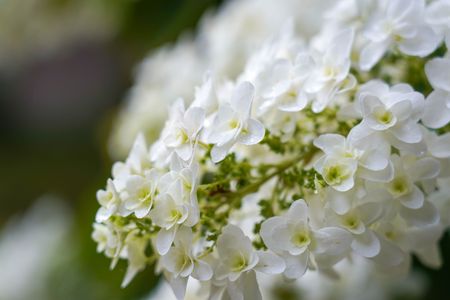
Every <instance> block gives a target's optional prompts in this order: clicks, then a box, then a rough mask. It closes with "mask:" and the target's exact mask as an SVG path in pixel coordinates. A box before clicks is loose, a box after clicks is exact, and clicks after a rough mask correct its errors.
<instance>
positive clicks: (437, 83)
mask: <svg viewBox="0 0 450 300" xmlns="http://www.w3.org/2000/svg"><path fill="white" fill-rule="evenodd" d="M449 70H450V58H434V59H432V60H430V61H429V62H428V63H427V64H426V65H425V73H426V74H427V78H428V81H429V82H430V84H431V85H432V86H433V88H434V91H433V92H431V94H430V95H428V97H427V100H426V102H425V112H424V115H423V117H422V122H423V123H424V124H425V125H426V126H428V127H430V128H440V127H443V126H445V125H446V124H448V123H449V122H450V72H449Z"/></svg>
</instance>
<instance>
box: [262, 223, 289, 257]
mask: <svg viewBox="0 0 450 300" xmlns="http://www.w3.org/2000/svg"><path fill="white" fill-rule="evenodd" d="M280 230H281V231H287V225H286V222H285V219H284V218H282V217H272V218H269V219H267V220H266V221H264V222H263V223H262V225H261V230H260V235H261V238H262V240H263V241H264V244H266V246H267V247H268V248H269V249H270V250H272V251H283V250H286V249H288V248H289V246H288V245H284V244H280V242H279V240H277V239H276V238H275V234H279V231H280Z"/></svg>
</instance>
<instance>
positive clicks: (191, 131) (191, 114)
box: [152, 99, 205, 161]
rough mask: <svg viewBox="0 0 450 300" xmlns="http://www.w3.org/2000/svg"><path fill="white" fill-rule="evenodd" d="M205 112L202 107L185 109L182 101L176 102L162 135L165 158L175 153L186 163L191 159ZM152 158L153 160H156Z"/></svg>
mask: <svg viewBox="0 0 450 300" xmlns="http://www.w3.org/2000/svg"><path fill="white" fill-rule="evenodd" d="M204 119H205V111H204V110H203V109H202V108H200V107H195V106H194V107H192V106H191V107H189V108H188V109H187V110H185V108H184V103H183V100H182V99H179V100H178V101H176V102H175V103H174V104H173V105H172V108H171V110H170V112H169V119H168V121H167V122H166V125H165V127H164V129H163V131H162V133H161V141H162V143H163V144H164V147H165V149H167V152H166V153H165V158H162V157H158V158H159V159H166V160H168V159H170V156H171V154H172V153H173V152H175V153H176V154H177V155H178V157H180V158H181V159H182V160H184V161H188V160H190V159H191V157H192V155H193V151H194V147H195V143H196V142H197V138H198V135H199V133H200V130H201V129H202V128H203V122H204ZM156 159H157V158H156V157H152V160H156Z"/></svg>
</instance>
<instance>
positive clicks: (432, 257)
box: [415, 244, 442, 269]
mask: <svg viewBox="0 0 450 300" xmlns="http://www.w3.org/2000/svg"><path fill="white" fill-rule="evenodd" d="M415 254H416V255H417V257H418V258H419V260H420V262H421V263H423V264H424V265H426V266H427V267H429V268H433V269H439V268H441V267H442V255H441V251H440V249H439V246H438V245H437V244H430V245H429V246H428V247H426V248H424V249H419V250H416V251H415Z"/></svg>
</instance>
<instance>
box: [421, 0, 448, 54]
mask: <svg viewBox="0 0 450 300" xmlns="http://www.w3.org/2000/svg"><path fill="white" fill-rule="evenodd" d="M425 20H426V22H427V23H428V24H430V25H431V26H432V27H433V29H434V30H435V31H436V32H437V33H438V34H440V35H443V36H444V37H445V43H446V46H447V49H449V48H450V1H449V0H437V1H433V2H431V3H430V4H429V5H428V6H427V8H426V14H425Z"/></svg>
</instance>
